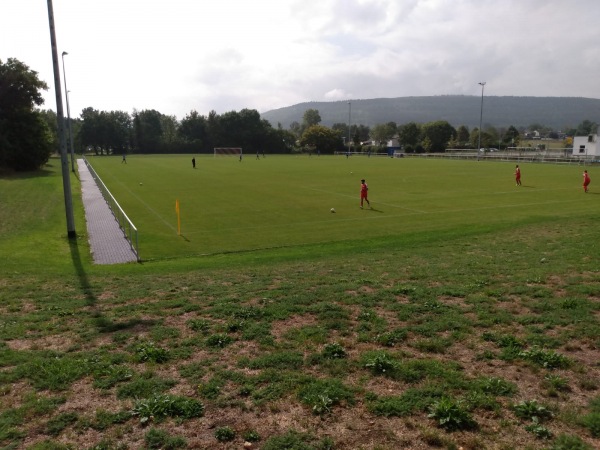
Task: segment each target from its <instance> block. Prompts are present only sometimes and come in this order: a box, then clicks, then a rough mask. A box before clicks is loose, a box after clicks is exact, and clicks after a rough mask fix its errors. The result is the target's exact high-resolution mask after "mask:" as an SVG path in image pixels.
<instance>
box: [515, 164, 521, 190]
mask: <svg viewBox="0 0 600 450" xmlns="http://www.w3.org/2000/svg"><path fill="white" fill-rule="evenodd" d="M515 180H516V182H517V186H521V169H519V165H518V164H517V167H516V168H515Z"/></svg>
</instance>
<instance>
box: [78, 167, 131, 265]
mask: <svg viewBox="0 0 600 450" xmlns="http://www.w3.org/2000/svg"><path fill="white" fill-rule="evenodd" d="M77 167H78V169H79V179H80V181H81V194H82V198H83V207H84V209H85V221H86V224H87V231H88V236H89V240H90V247H91V250H92V257H93V258H94V262H95V263H96V264H120V263H126V262H132V261H137V257H136V255H135V253H134V252H133V249H132V248H131V245H130V244H129V241H128V240H127V239H126V238H125V233H123V230H121V228H120V227H119V223H118V222H117V219H115V216H114V215H113V213H112V211H111V210H110V207H109V206H108V203H106V200H104V197H102V193H101V192H100V189H99V188H98V186H97V185H96V182H95V181H94V178H93V177H92V174H91V173H90V171H89V170H88V168H87V166H86V165H85V161H84V160H83V159H78V160H77Z"/></svg>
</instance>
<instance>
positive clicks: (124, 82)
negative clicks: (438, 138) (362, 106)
mask: <svg viewBox="0 0 600 450" xmlns="http://www.w3.org/2000/svg"><path fill="white" fill-rule="evenodd" d="M52 5H53V11H54V22H55V28H56V40H57V50H58V61H59V64H60V70H61V84H62V86H61V88H62V90H63V97H64V94H65V92H64V91H65V89H64V84H63V83H64V82H65V79H64V75H63V73H62V69H63V67H62V61H63V60H64V69H65V71H66V82H67V90H68V91H69V105H70V112H71V117H78V116H79V115H80V113H81V111H82V110H83V109H84V108H87V107H92V108H94V109H97V110H100V111H114V110H120V111H126V112H129V113H132V112H133V111H134V110H138V111H141V110H145V109H155V110H157V111H159V112H161V113H162V114H166V115H172V116H176V117H177V119H179V120H181V119H182V118H184V117H185V116H186V115H187V114H189V113H190V112H191V111H197V112H198V113H199V114H201V115H208V113H209V112H210V111H212V110H214V111H216V112H217V113H218V114H223V113H225V112H228V111H240V110H242V109H244V108H249V109H256V110H257V111H259V112H261V113H262V112H265V111H268V110H272V109H277V108H282V107H286V106H291V105H295V104H298V103H303V102H309V101H341V100H355V99H369V98H381V97H384V98H394V97H406V96H434V95H476V96H480V95H482V89H483V91H484V92H483V93H484V95H490V96H534V97H542V96H552V97H587V98H600V83H599V82H598V75H599V74H600V42H598V37H599V36H600V35H599V29H600V1H598V0H52ZM62 52H67V53H68V54H67V55H66V56H64V57H62V56H61V55H62ZM8 58H16V59H18V60H20V61H21V62H23V63H25V64H26V65H27V66H29V68H30V69H31V70H34V71H36V72H37V73H38V76H39V78H40V79H41V80H43V81H45V82H46V83H47V84H48V86H49V90H48V91H46V92H45V93H44V98H45V103H44V105H43V106H42V108H44V109H52V110H55V111H56V109H57V108H56V94H55V90H54V72H53V65H52V47H51V40H50V27H49V20H48V1H47V0H46V1H45V0H0V60H1V61H2V62H6V60H7V59H8ZM481 82H485V83H486V84H485V86H484V87H483V88H482V86H481V85H480V84H479V83H481ZM64 108H65V112H66V104H65V106H64Z"/></svg>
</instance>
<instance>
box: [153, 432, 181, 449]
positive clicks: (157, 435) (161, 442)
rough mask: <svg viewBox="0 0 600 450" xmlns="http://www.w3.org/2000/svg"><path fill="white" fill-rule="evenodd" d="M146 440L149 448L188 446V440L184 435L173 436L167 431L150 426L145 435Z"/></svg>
mask: <svg viewBox="0 0 600 450" xmlns="http://www.w3.org/2000/svg"><path fill="white" fill-rule="evenodd" d="M144 441H145V442H146V445H147V446H148V448H150V449H152V448H156V449H164V450H173V449H176V448H185V447H187V442H186V440H185V439H184V438H182V437H179V436H177V437H172V436H170V435H169V434H168V433H167V432H166V431H163V430H159V429H157V428H150V429H149V430H148V432H147V433H146V434H145V435H144Z"/></svg>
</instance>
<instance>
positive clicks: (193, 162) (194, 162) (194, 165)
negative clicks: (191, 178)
mask: <svg viewBox="0 0 600 450" xmlns="http://www.w3.org/2000/svg"><path fill="white" fill-rule="evenodd" d="M192 168H194V169H195V168H196V158H192Z"/></svg>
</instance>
